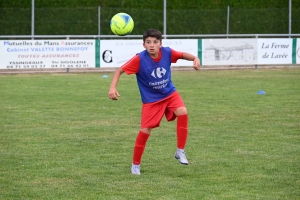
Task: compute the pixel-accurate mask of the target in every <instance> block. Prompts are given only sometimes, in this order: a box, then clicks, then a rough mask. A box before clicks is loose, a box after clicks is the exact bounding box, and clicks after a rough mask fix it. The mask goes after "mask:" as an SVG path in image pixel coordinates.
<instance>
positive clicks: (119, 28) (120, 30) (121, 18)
mask: <svg viewBox="0 0 300 200" xmlns="http://www.w3.org/2000/svg"><path fill="white" fill-rule="evenodd" d="M133 27H134V22H133V19H132V18H131V16H130V15H128V14H127V13H118V14H115V15H114V16H113V17H112V18H111V20H110V29H111V31H112V32H113V33H114V34H115V35H120V36H124V35H128V34H129V33H131V31H132V30H133Z"/></svg>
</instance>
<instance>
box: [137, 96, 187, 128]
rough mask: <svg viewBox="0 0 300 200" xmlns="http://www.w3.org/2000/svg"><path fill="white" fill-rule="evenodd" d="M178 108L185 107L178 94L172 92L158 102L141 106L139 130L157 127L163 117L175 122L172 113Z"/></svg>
mask: <svg viewBox="0 0 300 200" xmlns="http://www.w3.org/2000/svg"><path fill="white" fill-rule="evenodd" d="M179 107H185V105H184V103H183V100H182V98H181V96H180V95H179V93H178V92H174V93H172V94H171V95H170V96H168V97H167V98H165V99H163V100H160V101H158V102H154V103H146V104H143V108H142V117H141V128H156V127H159V125H160V122H161V119H162V118H163V116H164V115H165V116H166V119H167V120H168V121H173V120H175V119H176V115H175V114H174V111H175V110H176V109H177V108H179Z"/></svg>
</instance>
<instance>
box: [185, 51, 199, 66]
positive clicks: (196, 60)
mask: <svg viewBox="0 0 300 200" xmlns="http://www.w3.org/2000/svg"><path fill="white" fill-rule="evenodd" d="M182 59H185V60H190V61H194V62H193V66H194V69H195V70H199V69H200V59H199V58H198V57H197V56H194V55H192V54H190V53H187V52H183V53H182Z"/></svg>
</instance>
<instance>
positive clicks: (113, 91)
mask: <svg viewBox="0 0 300 200" xmlns="http://www.w3.org/2000/svg"><path fill="white" fill-rule="evenodd" d="M123 73H124V71H123V69H122V68H121V67H120V68H118V69H117V70H116V71H115V73H114V76H113V78H112V81H111V84H110V88H109V92H108V97H109V98H110V99H111V100H118V97H119V96H120V94H119V92H118V91H117V84H118V81H119V79H120V76H121V74H123Z"/></svg>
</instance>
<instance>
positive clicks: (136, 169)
mask: <svg viewBox="0 0 300 200" xmlns="http://www.w3.org/2000/svg"><path fill="white" fill-rule="evenodd" d="M140 170H141V166H140V165H134V164H132V166H131V173H132V174H135V175H141V171H140Z"/></svg>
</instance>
